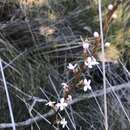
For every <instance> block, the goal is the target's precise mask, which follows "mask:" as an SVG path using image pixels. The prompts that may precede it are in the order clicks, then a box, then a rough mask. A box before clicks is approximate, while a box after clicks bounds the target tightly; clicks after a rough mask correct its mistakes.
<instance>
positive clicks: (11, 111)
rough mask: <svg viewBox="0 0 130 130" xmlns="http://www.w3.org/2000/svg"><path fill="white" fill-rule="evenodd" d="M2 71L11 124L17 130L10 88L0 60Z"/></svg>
mask: <svg viewBox="0 0 130 130" xmlns="http://www.w3.org/2000/svg"><path fill="white" fill-rule="evenodd" d="M0 69H1V75H2V79H3V83H4V87H5V92H6V97H7V102H8V107H9V112H10V117H11V122H12V129H13V130H16V127H15V121H14V115H13V110H12V105H11V101H10V96H9V92H8V87H7V84H6V79H5V75H4V71H3V65H2V59H1V58H0Z"/></svg>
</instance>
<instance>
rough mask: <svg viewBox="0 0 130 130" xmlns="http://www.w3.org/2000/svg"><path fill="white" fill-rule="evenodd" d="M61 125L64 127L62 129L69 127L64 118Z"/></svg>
mask: <svg viewBox="0 0 130 130" xmlns="http://www.w3.org/2000/svg"><path fill="white" fill-rule="evenodd" d="M60 124H61V125H62V128H65V126H66V125H67V121H66V120H65V118H63V119H62V120H61V121H60Z"/></svg>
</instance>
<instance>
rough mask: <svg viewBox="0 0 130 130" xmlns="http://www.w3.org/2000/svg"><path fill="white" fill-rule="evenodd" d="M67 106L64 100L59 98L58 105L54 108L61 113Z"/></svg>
mask: <svg viewBox="0 0 130 130" xmlns="http://www.w3.org/2000/svg"><path fill="white" fill-rule="evenodd" d="M67 105H68V104H67V103H66V102H65V99H64V98H61V99H60V103H57V104H56V107H57V108H58V109H60V110H61V111H62V110H64V108H65V107H67Z"/></svg>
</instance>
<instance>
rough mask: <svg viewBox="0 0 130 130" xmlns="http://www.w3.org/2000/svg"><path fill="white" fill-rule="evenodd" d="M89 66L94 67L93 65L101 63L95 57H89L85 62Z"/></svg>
mask: <svg viewBox="0 0 130 130" xmlns="http://www.w3.org/2000/svg"><path fill="white" fill-rule="evenodd" d="M84 63H85V65H86V66H88V68H92V66H93V65H97V64H99V63H98V62H97V61H96V59H95V58H94V57H88V58H87V61H85V62H84Z"/></svg>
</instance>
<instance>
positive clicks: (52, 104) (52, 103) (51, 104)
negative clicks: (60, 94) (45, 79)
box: [45, 101, 55, 107]
mask: <svg viewBox="0 0 130 130" xmlns="http://www.w3.org/2000/svg"><path fill="white" fill-rule="evenodd" d="M54 104H55V102H52V101H49V102H48V103H46V104H45V105H46V106H49V107H53V106H54Z"/></svg>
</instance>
